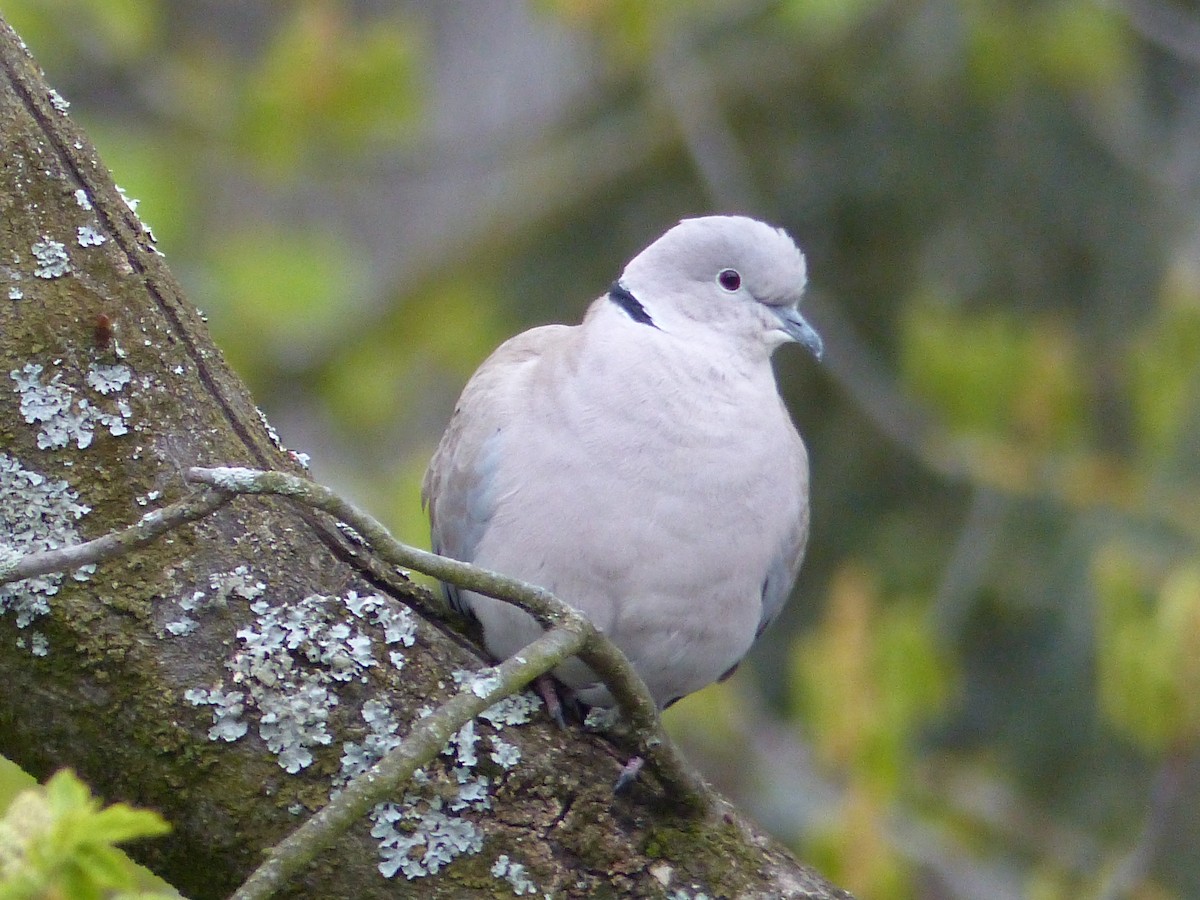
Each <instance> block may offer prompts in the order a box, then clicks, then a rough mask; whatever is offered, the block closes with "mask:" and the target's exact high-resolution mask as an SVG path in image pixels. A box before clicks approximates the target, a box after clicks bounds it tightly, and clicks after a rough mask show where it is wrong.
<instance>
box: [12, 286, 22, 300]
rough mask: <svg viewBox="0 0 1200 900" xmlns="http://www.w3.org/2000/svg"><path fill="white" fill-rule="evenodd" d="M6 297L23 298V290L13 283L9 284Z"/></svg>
mask: <svg viewBox="0 0 1200 900" xmlns="http://www.w3.org/2000/svg"><path fill="white" fill-rule="evenodd" d="M8 299H9V300H24V299H25V292H24V291H23V290H21V289H20V288H19V287H17V286H16V285H15V284H14V285H12V286H10V287H9V289H8Z"/></svg>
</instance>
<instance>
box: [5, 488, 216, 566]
mask: <svg viewBox="0 0 1200 900" xmlns="http://www.w3.org/2000/svg"><path fill="white" fill-rule="evenodd" d="M230 499H231V495H230V494H229V493H228V492H225V491H218V490H213V489H207V490H203V491H199V492H197V493H196V494H193V495H192V496H190V497H185V498H183V499H182V500H179V501H177V502H175V503H172V504H171V505H170V506H164V507H163V508H162V509H155V510H151V511H150V512H148V513H146V514H145V515H144V516H142V517H141V518H140V519H138V521H136V522H135V523H134V524H132V525H130V526H129V527H128V528H124V529H122V530H121V531H114V532H112V533H110V534H106V535H104V536H102V537H98V538H96V539H95V540H94V541H87V542H86V543H83V544H73V545H71V546H69V547H59V548H58V549H55V550H46V551H44V552H42V553H29V554H26V555H24V556H22V555H17V554H14V555H12V556H6V557H3V558H0V584H8V583H9V582H10V581H21V580H22V579H25V578H34V577H36V576H38V575H48V574H50V573H51V572H66V571H70V570H73V569H78V568H79V567H80V566H86V565H90V564H92V563H98V562H102V561H103V560H106V559H112V558H113V557H114V556H120V555H121V554H123V553H128V552H129V551H130V550H136V549H137V548H138V547H144V546H146V544H149V543H150V542H151V541H153V540H154V539H155V538H157V537H159V536H160V535H162V534H164V533H166V532H168V531H171V530H172V529H175V528H178V527H179V526H180V525H186V524H187V523H188V522H195V521H196V520H197V519H202V518H204V517H205V516H207V515H208V514H209V513H211V512H213V511H214V510H216V509H218V508H220V507H222V506H224V505H225V504H226V503H228V502H229V501H230Z"/></svg>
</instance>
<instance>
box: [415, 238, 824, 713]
mask: <svg viewBox="0 0 1200 900" xmlns="http://www.w3.org/2000/svg"><path fill="white" fill-rule="evenodd" d="M731 273H732V274H731ZM805 281H806V273H805V263H804V257H803V255H802V254H801V252H800V251H799V250H798V249H797V248H796V246H795V244H794V243H793V242H792V240H791V238H789V237H788V236H787V234H786V233H785V232H783V231H782V230H779V229H775V228H772V227H770V226H768V225H765V224H763V223H761V222H757V221H755V220H753V219H747V218H742V217H737V216H709V217H705V218H699V219H685V220H684V221H682V222H680V223H679V224H678V225H676V226H675V227H674V228H672V229H670V230H669V231H668V232H667V233H666V234H664V235H663V236H662V237H661V238H659V239H658V240H657V241H655V242H654V243H653V244H651V245H650V246H649V247H648V248H647V249H646V250H644V251H643V252H642V253H641V254H639V255H638V256H637V257H636V258H634V259H633V261H632V262H630V263H629V265H628V266H627V267H626V269H625V272H624V273H623V274H622V276H621V278H620V279H619V280H618V281H617V282H615V283H614V285H613V287H612V288H611V289H610V291H609V293H608V294H606V295H604V296H602V297H600V298H599V299H597V300H596V301H595V302H594V303H593V304H592V305H591V307H590V308H589V309H588V312H587V315H586V316H585V318H584V320H583V322H582V324H580V325H576V326H565V325H546V326H543V327H540V328H534V329H532V330H530V331H526V332H525V333H523V334H520V335H517V336H516V337H514V338H512V339H511V340H509V341H506V342H505V343H504V344H502V345H501V346H500V347H499V348H498V349H497V350H496V351H495V352H494V353H493V354H492V355H491V356H490V357H489V358H488V359H487V361H486V362H484V364H483V365H482V366H480V368H479V371H477V372H476V373H475V375H474V376H473V377H472V378H471V380H470V382H469V383H468V384H467V386H466V388H465V390H464V391H463V394H462V397H461V398H460V400H459V402H458V406H457V408H456V409H455V411H454V416H453V418H452V419H451V421H450V425H449V427H448V428H447V430H446V433H445V435H444V436H443V438H442V441H441V444H440V445H439V446H438V449H437V452H436V453H435V454H434V457H433V460H432V461H431V463H430V465H429V470H428V472H427V473H426V475H425V483H424V487H423V491H422V497H423V500H424V502H425V504H426V505H427V506H428V508H429V514H430V521H431V525H432V532H433V547H434V550H435V551H436V552H438V553H442V554H444V555H447V556H451V557H454V558H455V559H460V560H465V561H467V562H471V563H475V564H476V565H479V566H483V567H484V568H488V569H494V570H496V571H499V572H503V573H505V574H507V575H511V576H513V577H516V578H520V579H523V580H525V581H529V582H533V583H534V584H538V585H541V586H542V587H544V588H546V589H548V590H550V591H552V592H554V593H555V594H557V595H558V596H559V597H560V598H562V599H563V600H565V601H566V602H568V603H570V604H571V605H573V606H575V607H576V608H577V609H579V610H580V611H581V612H583V613H584V614H585V615H586V616H588V618H590V619H591V620H592V621H593V622H594V623H595V624H596V625H597V626H598V627H599V628H600V629H601V630H602V631H603V632H604V633H605V634H606V635H608V637H610V638H611V639H612V640H613V641H614V642H615V643H616V644H617V646H619V647H620V648H621V649H622V650H623V651H624V652H625V654H626V655H627V656H628V657H629V659H630V661H631V662H632V663H633V665H634V666H635V667H636V668H637V670H638V673H639V674H640V675H641V676H642V678H643V679H644V680H645V682H646V684H647V685H648V686H649V688H650V692H651V694H652V695H653V696H654V699H655V700H656V701H657V703H658V704H659V705H660V706H666V705H668V704H669V703H671V702H673V701H674V700H676V699H678V698H679V697H682V696H684V695H685V694H690V693H691V692H693V691H696V690H699V689H700V688H702V687H704V686H705V685H707V684H710V683H711V682H713V681H715V680H717V679H718V678H720V677H721V676H722V675H723V674H724V673H726V672H728V671H729V670H730V669H732V668H733V667H734V666H735V665H736V664H737V663H738V662H739V661H740V660H741V659H742V657H743V656H745V654H746V652H747V651H748V650H749V649H750V646H751V644H753V642H754V640H755V638H756V637H757V636H758V635H759V633H761V631H762V629H763V628H764V627H766V625H767V624H768V623H769V622H770V621H771V620H772V619H774V618H775V616H776V615H777V614H778V613H779V610H780V609H781V608H782V606H783V604H784V601H785V600H786V599H787V596H788V594H789V593H790V591H791V589H792V586H793V584H794V582H795V580H796V574H797V572H798V570H799V567H800V561H801V558H802V557H803V555H804V545H805V541H806V539H807V535H808V458H807V454H806V453H805V449H804V443H803V442H802V441H801V439H800V435H799V434H798V433H797V432H796V429H795V427H794V426H793V425H792V421H791V418H790V417H789V416H788V413H787V410H786V409H785V408H784V405H783V401H782V400H781V399H780V397H779V393H778V390H777V388H776V384H775V376H774V372H773V371H772V369H771V363H770V358H771V354H772V352H773V351H774V350H775V348H776V347H777V346H779V345H780V344H782V343H784V342H786V341H799V342H800V343H802V344H804V345H805V346H807V347H808V348H809V349H810V350H812V351H813V352H814V353H815V354H816V355H817V356H820V352H821V342H820V338H819V337H817V334H816V332H814V331H813V330H812V329H811V328H810V327H809V326H808V324H807V323H806V322H805V321H804V319H803V318H802V317H801V316H800V314H799V313H798V312H797V309H796V304H797V303H798V302H799V300H800V296H801V294H802V292H803V290H804V285H805ZM738 282H740V283H738ZM449 595H450V597H451V600H452V602H454V603H455V604H456V605H457V606H458V607H459V608H460V609H462V610H463V611H466V612H469V613H470V614H472V615H474V616H475V617H477V618H478V619H479V621H480V623H481V625H482V628H483V635H484V639H485V642H486V644H487V648H488V651H489V652H490V653H492V654H493V655H494V656H495V657H496V658H498V659H503V658H506V657H508V656H511V655H512V654H513V653H515V652H516V651H517V650H519V649H520V648H521V647H523V646H524V645H525V644H527V643H528V642H529V641H531V640H533V639H534V638H535V637H537V635H538V634H539V628H538V626H537V625H536V623H535V622H534V621H533V620H532V619H531V618H530V617H529V616H528V615H526V614H525V613H523V612H521V611H519V610H517V609H516V608H514V607H512V606H509V605H508V604H505V603H501V602H500V601H497V600H493V599H491V598H488V597H484V596H481V595H478V594H474V593H471V592H461V593H460V592H456V591H455V590H453V589H450V590H449ZM555 675H556V676H557V677H558V678H559V679H560V680H561V681H563V682H564V683H565V684H567V685H568V686H570V687H572V688H573V689H575V691H576V692H577V693H578V695H579V696H580V698H581V699H582V700H584V701H585V702H587V703H590V704H599V705H608V704H611V702H612V700H611V697H610V696H609V694H608V691H607V690H606V689H605V688H604V687H603V685H602V684H600V683H599V682H598V681H597V679H596V678H595V676H594V675H593V674H592V673H591V672H590V671H589V670H588V669H587V668H586V667H585V666H583V664H582V663H580V662H579V661H578V660H570V661H568V662H567V663H565V664H564V665H563V666H561V667H560V668H559V669H558V670H556V672H555Z"/></svg>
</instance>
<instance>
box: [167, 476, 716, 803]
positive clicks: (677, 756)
mask: <svg viewBox="0 0 1200 900" xmlns="http://www.w3.org/2000/svg"><path fill="white" fill-rule="evenodd" d="M185 477H186V478H187V480H188V481H192V482H198V483H202V484H208V485H210V486H212V487H214V488H216V489H218V490H221V491H226V492H228V493H230V494H274V495H278V496H282V497H286V498H288V499H290V500H293V501H295V502H297V503H302V504H304V505H306V506H310V507H313V508H314V509H319V510H321V511H323V512H326V513H328V514H329V515H331V516H333V517H334V518H335V519H337V520H338V521H340V522H344V523H345V524H347V525H349V526H350V527H351V528H353V529H354V530H355V531H356V532H358V534H359V536H360V537H362V538H363V539H364V540H365V541H366V542H367V543H368V544H370V546H371V547H372V549H373V550H374V551H375V553H376V554H377V555H378V556H379V557H380V558H381V559H383V560H385V561H387V562H389V563H392V564H394V565H397V566H402V567H406V568H410V569H416V570H417V571H418V572H423V573H424V574H426V575H429V576H430V577H432V578H437V579H438V580H440V581H444V582H448V583H450V584H453V585H456V586H458V587H460V588H465V589H467V590H470V591H474V592H476V593H479V594H484V595H486V596H488V597H494V598H496V599H497V600H502V601H504V602H506V603H511V604H513V605H514V606H517V607H519V608H520V609H523V610H525V612H527V613H529V614H530V615H531V616H533V617H534V618H535V619H537V621H538V622H539V623H541V624H542V625H543V626H545V627H546V628H565V629H567V630H569V631H572V632H576V633H579V634H581V635H583V636H584V641H583V644H582V646H581V647H580V649H579V652H578V653H577V654H576V655H577V656H578V657H579V658H580V659H581V660H582V661H583V662H584V663H585V664H586V665H587V666H588V667H589V668H590V669H591V670H592V671H593V672H595V673H596V675H597V676H598V677H599V678H600V679H601V680H602V681H603V682H604V684H605V686H606V687H607V688H608V689H609V692H610V693H611V694H612V695H613V698H614V699H615V700H616V701H617V705H618V706H619V707H620V708H621V711H622V713H623V714H624V716H625V718H626V720H627V721H628V723H629V725H630V726H631V728H632V730H633V733H634V734H635V735H636V736H637V740H638V747H639V751H640V752H641V754H642V755H643V756H645V757H646V759H647V761H648V762H650V763H651V765H652V766H653V767H654V768H655V770H656V771H657V773H658V777H659V779H660V780H661V781H662V783H663V786H664V788H665V789H666V791H667V793H668V794H669V795H670V797H671V799H672V800H673V801H674V802H676V803H678V804H680V805H681V806H684V807H687V808H690V809H692V810H695V811H705V810H708V809H711V808H712V802H713V797H712V794H711V792H710V790H709V788H708V786H707V785H706V784H705V783H704V781H703V780H702V779H701V778H700V777H699V776H698V775H697V774H696V773H695V772H694V771H693V770H692V768H691V766H689V765H688V763H687V761H686V760H685V759H684V758H683V755H682V754H681V753H680V752H679V750H678V748H677V747H676V746H675V744H674V742H673V741H672V740H671V739H670V737H669V736H668V735H667V733H666V731H665V730H664V729H663V726H662V720H661V719H660V718H659V715H658V707H657V705H656V704H655V702H654V700H653V698H651V696H650V693H649V691H648V690H647V689H646V685H645V684H644V683H643V682H642V679H641V678H640V677H639V676H638V674H637V672H636V670H635V669H634V668H633V666H632V665H631V664H630V662H629V660H628V659H626V658H625V654H624V653H622V652H621V651H620V649H618V648H617V647H616V645H615V644H613V643H612V641H610V640H608V639H607V638H606V637H605V636H604V635H602V634H601V633H600V632H599V631H597V630H596V628H595V626H593V625H592V623H591V622H590V621H588V620H587V619H586V618H584V617H583V616H582V615H581V614H580V613H578V612H577V611H576V610H575V609H573V608H572V607H571V606H569V605H568V604H567V603H564V602H563V601H562V600H560V599H558V598H557V597H555V596H554V595H553V594H552V593H550V592H549V591H547V590H544V589H543V588H540V587H537V586H535V585H532V584H528V583H526V582H523V581H519V580H517V579H515V578H509V577H508V576H506V575H501V574H500V573H498V572H491V571H488V570H487V569H481V568H479V567H477V566H472V565H470V564H468V563H464V562H461V561H459V560H456V559H450V558H449V557H445V556H438V555H437V554H436V553H430V552H428V551H426V550H419V549H417V548H416V547H410V546H408V545H407V544H402V543H400V542H399V541H397V540H396V539H395V538H393V537H392V536H391V534H389V533H388V531H387V529H386V528H384V527H383V525H382V524H380V523H379V522H378V521H377V520H376V519H375V518H373V517H372V516H370V515H368V514H367V513H365V512H363V511H362V510H359V509H358V508H357V507H355V506H354V505H353V504H352V503H349V502H348V501H346V500H345V499H343V498H342V497H340V496H338V495H337V494H335V493H334V492H333V491H331V490H329V489H328V488H326V487H322V486H321V485H319V484H316V483H315V482H312V481H308V480H306V479H303V478H298V477H296V476H294V475H289V474H287V473H286V472H265V471H261V470H258V469H245V468H215V469H202V468H193V469H189V470H188V472H187V474H186V476H185Z"/></svg>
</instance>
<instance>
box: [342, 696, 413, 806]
mask: <svg viewBox="0 0 1200 900" xmlns="http://www.w3.org/2000/svg"><path fill="white" fill-rule="evenodd" d="M362 717H363V721H364V722H366V723H367V727H368V728H369V729H370V731H369V732H368V734H367V737H366V738H365V739H364V740H363V742H362V743H361V744H359V743H357V742H355V741H347V742H345V743H344V744H342V768H341V770H340V771H339V772H338V774H337V776H335V778H334V783H335V784H336V785H338V786H341V785H344V784H346V783H347V782H348V781H350V779H352V778H356V777H358V776H359V775H361V774H362V773H363V772H365V771H367V769H369V768H370V767H371V766H373V765H374V764H375V763H377V762H378V761H379V760H381V759H382V758H383V756H384V754H386V753H387V752H388V751H389V750H392V749H393V748H395V747H396V746H397V745H398V744H399V743H400V738H399V737H398V736H397V734H396V732H397V731H398V730H399V728H400V725H399V723H398V722H397V721H396V718H395V716H394V715H393V713H392V709H391V707H389V706H388V705H387V704H386V703H384V702H382V701H380V700H368V701H367V702H366V703H364V704H363V707H362Z"/></svg>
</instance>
